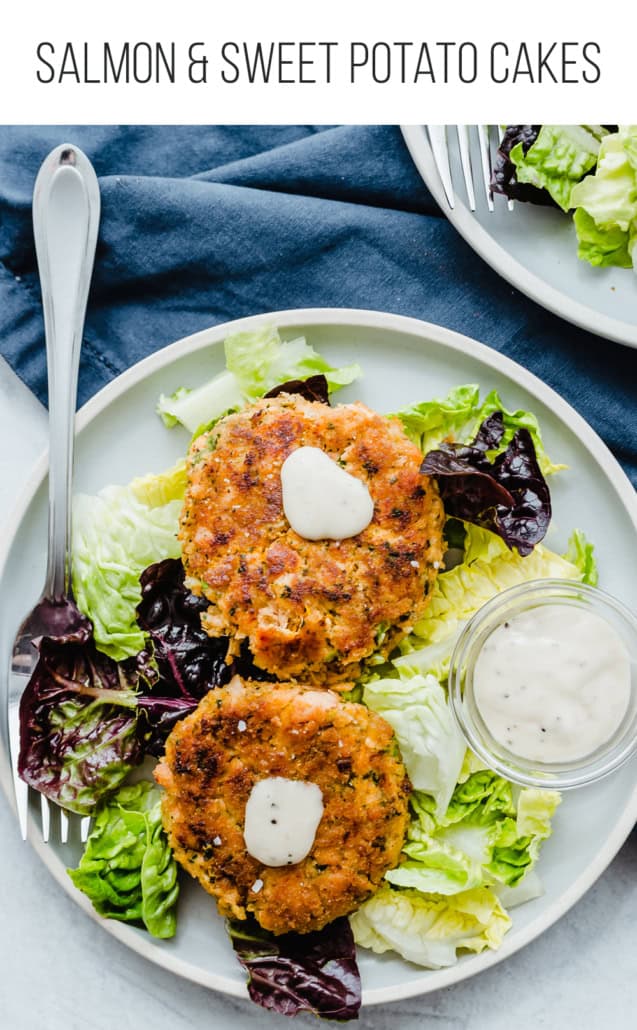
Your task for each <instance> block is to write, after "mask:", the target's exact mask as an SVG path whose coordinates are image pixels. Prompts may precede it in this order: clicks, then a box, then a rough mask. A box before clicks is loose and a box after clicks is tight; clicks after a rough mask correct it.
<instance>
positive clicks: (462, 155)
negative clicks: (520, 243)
mask: <svg viewBox="0 0 637 1030" xmlns="http://www.w3.org/2000/svg"><path fill="white" fill-rule="evenodd" d="M451 128H452V126H448V125H428V126H427V135H428V136H429V143H430V144H431V152H432V154H433V158H434V162H435V165H436V168H437V170H438V175H439V176H440V181H441V182H442V185H443V188H444V191H445V195H446V197H447V201H448V203H449V207H450V208H452V209H453V208H454V206H455V192H454V186H453V178H452V171H451V170H452V167H454V165H455V162H453V161H451V160H450V156H449V130H450V129H451ZM453 128H454V129H455V132H456V135H457V139H458V154H459V159H460V162H459V163H460V167H461V169H462V176H463V179H464V185H465V189H466V192H467V201H468V203H469V208H470V210H471V211H475V209H476V197H475V188H474V173H473V167H472V150H473V152H474V153H475V149H474V148H473V147H472V145H471V137H470V130H471V129H472V128H473V129H475V138H476V140H477V154H478V160H479V164H480V171H481V175H482V183H483V186H484V193H485V197H486V201H487V208H488V210H489V211H494V210H495V204H494V202H493V190H492V189H491V175H492V173H493V164H494V161H493V158H492V147H493V148H494V149H495V150H497V147H498V146H499V144H500V143H501V142H502V136H503V132H502V129H501V128H500V126H492V125H475V126H469V125H456V126H454V127H453ZM507 207H508V209H509V211H512V210H513V201H512V200H508V201H507Z"/></svg>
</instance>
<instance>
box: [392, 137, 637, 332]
mask: <svg viewBox="0 0 637 1030" xmlns="http://www.w3.org/2000/svg"><path fill="white" fill-rule="evenodd" d="M401 128H402V133H403V136H404V138H405V142H406V144H407V146H408V148H409V151H410V153H411V156H412V158H413V160H414V163H415V164H416V167H417V168H418V171H419V172H420V174H421V175H422V177H423V179H424V181H425V183H426V185H427V186H428V188H429V190H430V191H431V193H432V194H433V196H434V198H435V199H436V201H437V202H438V204H439V205H440V208H441V210H442V211H444V213H445V214H446V216H447V218H448V219H449V221H450V222H451V224H452V225H453V226H455V228H456V229H457V230H458V232H459V233H460V234H461V236H464V238H465V240H466V241H467V243H468V244H469V246H471V247H473V249H474V250H475V251H476V253H477V254H479V255H480V257H482V258H484V260H485V261H486V262H487V263H488V264H490V265H491V267H492V268H494V269H495V271H496V272H499V274H500V275H501V276H503V277H504V278H505V279H506V280H507V281H508V282H510V283H511V284H512V285H513V286H516V287H517V288H518V290H521V291H522V293H525V294H526V295H527V297H531V299H532V300H535V301H537V302H538V304H542V306H543V307H545V308H548V309H549V311H553V312H554V313H555V314H556V315H560V316H561V317H562V318H566V319H567V320H568V321H569V322H573V323H574V324H575V325H579V326H581V327H582V328H583V329H588V330H590V331H591V332H593V333H597V334H598V335H599V336H605V337H607V338H608V339H609V340H616V341H617V342H618V343H625V344H628V346H630V347H637V275H635V274H634V273H633V272H632V271H631V269H629V268H592V267H591V266H590V265H589V264H588V263H587V262H586V261H580V260H579V258H578V257H577V241H576V237H575V228H574V226H573V220H572V218H569V217H568V215H565V214H564V213H563V212H561V211H558V210H556V209H554V208H548V207H547V208H544V207H538V206H537V205H535V204H522V203H517V202H516V203H515V205H514V208H513V211H509V210H508V208H507V203H506V200H505V198H504V197H498V196H496V197H495V198H494V200H495V211H494V212H492V213H491V212H489V210H488V208H487V203H486V197H485V193H484V188H483V185H482V173H481V171H480V158H479V154H478V151H477V143H476V141H475V140H474V139H473V134H472V143H473V145H474V146H473V149H472V167H473V169H475V172H474V176H473V178H474V185H475V193H476V210H475V211H471V210H470V209H469V207H468V204H467V201H466V194H465V188H464V179H463V177H462V171H461V166H460V158H459V154H458V149H457V141H456V139H455V137H456V134H455V132H449V134H448V135H449V151H450V163H451V170H452V178H453V182H454V187H455V207H454V208H453V210H452V209H451V208H450V207H449V204H448V202H447V199H446V196H445V193H444V190H443V187H442V183H441V181H440V176H439V175H438V172H437V169H436V165H435V163H434V159H433V154H432V151H431V146H430V145H429V139H428V137H427V132H426V129H425V126H424V125H403V126H402V127H401Z"/></svg>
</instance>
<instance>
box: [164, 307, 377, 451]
mask: <svg viewBox="0 0 637 1030" xmlns="http://www.w3.org/2000/svg"><path fill="white" fill-rule="evenodd" d="M224 347H225V354H226V370H225V371H224V372H220V373H219V375H216V376H214V378H213V379H211V380H210V381H209V382H207V383H204V384H203V385H202V386H199V387H197V388H195V389H194V390H187V389H186V388H184V387H180V388H179V389H178V390H176V391H175V393H173V394H171V396H170V397H167V396H165V395H164V394H162V395H161V397H160V398H159V402H158V405H157V412H158V414H159V415H161V417H162V419H163V420H164V424H165V425H167V426H169V427H170V426H174V425H176V424H177V423H178V422H179V423H181V424H182V425H183V426H185V427H186V429H188V430H190V432H191V433H194V432H195V431H196V430H198V429H199V428H200V427H202V426H208V425H210V424H211V423H213V422H214V421H216V420H217V419H219V418H221V417H222V416H223V415H225V414H227V413H228V412H229V411H237V410H238V409H239V408H241V407H243V405H244V404H246V403H249V402H250V401H254V400H257V399H258V398H259V397H263V395H264V394H266V393H267V392H268V391H269V390H271V389H272V388H273V387H275V386H277V385H278V384H279V383H282V382H285V381H286V380H288V379H308V378H309V377H310V376H313V375H316V374H317V373H322V374H323V375H324V376H325V378H326V379H327V384H328V387H329V390H330V393H332V392H333V391H334V390H338V389H340V388H341V387H342V386H348V385H349V384H350V383H352V382H353V381H354V380H355V379H357V378H358V376H359V375H360V373H361V370H360V367H359V366H358V365H346V366H343V367H341V368H335V367H333V366H332V365H330V364H329V362H327V361H326V360H325V359H324V358H323V357H321V355H320V354H319V353H318V352H317V351H315V350H314V348H313V347H310V345H309V344H308V343H306V341H305V338H304V337H302V336H299V337H297V339H295V340H290V341H286V342H284V341H282V340H281V337H280V336H279V333H278V331H277V330H276V329H275V328H274V327H273V326H266V327H265V328H264V329H260V330H257V331H256V332H243V333H235V334H234V335H232V336H228V338H227V339H226V340H225V341H224Z"/></svg>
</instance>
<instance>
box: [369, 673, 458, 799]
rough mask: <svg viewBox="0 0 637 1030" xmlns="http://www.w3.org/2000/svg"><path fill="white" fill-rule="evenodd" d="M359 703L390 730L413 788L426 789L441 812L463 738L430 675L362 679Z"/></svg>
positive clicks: (454, 776)
mask: <svg viewBox="0 0 637 1030" xmlns="http://www.w3.org/2000/svg"><path fill="white" fill-rule="evenodd" d="M363 703H364V704H365V705H367V707H368V708H371V709H372V710H373V711H375V712H378V713H379V715H382V717H383V718H384V719H385V721H386V722H388V723H389V725H390V726H391V727H392V729H393V730H394V733H395V734H396V739H397V741H398V745H399V747H400V753H401V755H402V759H403V762H404V763H405V768H406V770H407V773H408V775H409V778H410V780H411V783H412V786H413V787H414V788H415V789H416V790H423V791H427V792H428V793H429V794H431V795H432V797H433V798H434V799H435V808H436V810H437V811H439V812H441V813H442V812H444V811H445V809H446V808H447V805H448V803H449V799H450V798H451V795H452V792H453V789H454V786H455V784H456V781H457V780H458V776H459V774H460V769H461V767H462V763H463V759H464V753H465V742H464V737H463V736H462V734H461V733H460V730H459V729H458V727H457V726H456V723H455V721H454V719H453V716H452V714H451V711H450V708H449V703H448V701H447V695H446V693H445V691H444V690H443V688H442V687H441V686H440V684H439V683H438V681H437V680H436V679H435V678H434V677H433V676H426V677H423V676H418V675H415V676H411V677H410V678H409V679H408V680H400V679H396V678H394V679H391V678H387V679H377V680H372V681H371V682H369V683H367V684H365V687H364V690H363Z"/></svg>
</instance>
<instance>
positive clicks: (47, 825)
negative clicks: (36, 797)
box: [40, 794, 51, 844]
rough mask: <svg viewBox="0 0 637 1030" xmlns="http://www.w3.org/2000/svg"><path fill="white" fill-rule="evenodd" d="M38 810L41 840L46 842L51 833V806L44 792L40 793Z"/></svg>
mask: <svg viewBox="0 0 637 1030" xmlns="http://www.w3.org/2000/svg"><path fill="white" fill-rule="evenodd" d="M40 812H41V816H42V840H43V841H44V843H45V844H48V842H49V836H50V833H51V807H50V805H49V799H48V798H47V797H45V796H44V794H40Z"/></svg>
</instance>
